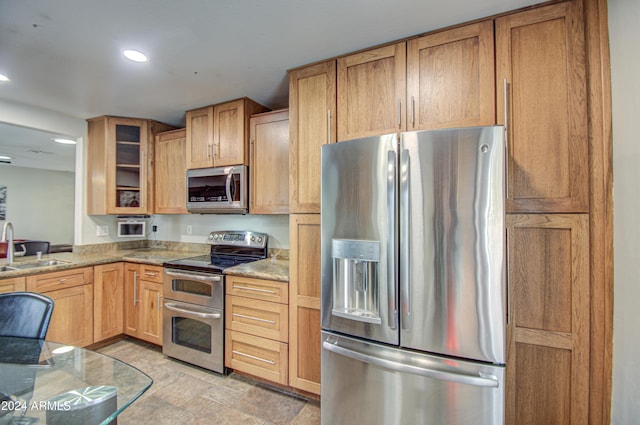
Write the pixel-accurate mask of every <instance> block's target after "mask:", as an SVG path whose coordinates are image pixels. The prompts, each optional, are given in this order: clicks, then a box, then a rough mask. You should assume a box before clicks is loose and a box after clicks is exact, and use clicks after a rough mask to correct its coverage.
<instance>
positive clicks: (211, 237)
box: [209, 233, 214, 241]
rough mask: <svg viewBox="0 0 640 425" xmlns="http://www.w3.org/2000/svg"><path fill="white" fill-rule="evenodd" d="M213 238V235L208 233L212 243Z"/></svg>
mask: <svg viewBox="0 0 640 425" xmlns="http://www.w3.org/2000/svg"><path fill="white" fill-rule="evenodd" d="M213 238H214V236H213V233H209V240H210V241H212V240H213Z"/></svg>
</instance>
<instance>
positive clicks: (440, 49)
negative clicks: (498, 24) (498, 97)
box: [406, 20, 496, 131]
mask: <svg viewBox="0 0 640 425" xmlns="http://www.w3.org/2000/svg"><path fill="white" fill-rule="evenodd" d="M494 69H495V68H494V48H493V20H488V21H484V22H479V23H476V24H471V25H466V26H463V27H459V28H454V29H451V30H446V31H441V32H437V33H434V34H430V35H426V36H423V37H420V38H416V39H413V40H409V41H408V42H407V103H406V104H407V109H408V114H409V116H408V117H407V130H410V131H413V130H429V129H436V128H447V127H448V128H451V127H464V126H480V125H493V124H495V122H496V119H495V89H494V81H495V80H494V78H495V72H494Z"/></svg>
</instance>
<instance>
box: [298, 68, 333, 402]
mask: <svg viewBox="0 0 640 425" xmlns="http://www.w3.org/2000/svg"><path fill="white" fill-rule="evenodd" d="M289 138H290V139H289V140H290V145H289V170H290V171H289V173H290V174H289V175H290V179H289V211H290V213H291V215H290V218H289V227H290V230H289V245H290V257H291V258H290V261H289V262H290V264H291V269H290V277H289V385H290V386H292V387H294V388H298V389H300V390H303V391H307V392H310V393H314V394H320V351H321V350H320V214H319V213H320V148H321V146H322V145H324V144H327V143H333V142H335V140H336V63H335V61H327V62H323V63H319V64H316V65H311V66H308V67H304V68H300V69H296V70H292V71H290V72H289Z"/></svg>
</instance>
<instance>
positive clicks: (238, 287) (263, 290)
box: [233, 285, 276, 295]
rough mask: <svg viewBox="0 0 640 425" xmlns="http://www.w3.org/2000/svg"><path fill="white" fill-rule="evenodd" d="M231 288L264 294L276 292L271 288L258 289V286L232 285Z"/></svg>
mask: <svg viewBox="0 0 640 425" xmlns="http://www.w3.org/2000/svg"><path fill="white" fill-rule="evenodd" d="M233 289H239V290H241V291H253V292H264V293H266V294H274V295H275V293H276V291H274V290H271V289H258V288H251V287H249V286H238V285H233Z"/></svg>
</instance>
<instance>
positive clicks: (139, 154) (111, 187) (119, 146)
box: [107, 118, 149, 214]
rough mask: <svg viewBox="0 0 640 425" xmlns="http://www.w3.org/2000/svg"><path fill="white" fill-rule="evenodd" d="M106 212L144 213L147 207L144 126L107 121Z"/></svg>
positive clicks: (132, 121) (143, 123)
mask: <svg viewBox="0 0 640 425" xmlns="http://www.w3.org/2000/svg"><path fill="white" fill-rule="evenodd" d="M107 122H108V127H107V141H108V143H107V157H108V158H109V161H108V162H110V163H111V164H113V165H112V166H111V167H108V168H107V206H108V209H107V213H108V214H145V213H147V212H148V211H147V207H148V199H147V196H148V193H147V191H148V187H147V179H146V173H147V172H148V166H149V162H148V161H149V157H148V154H149V153H148V149H147V144H148V123H147V121H146V120H138V119H129V118H108V121H107Z"/></svg>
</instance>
